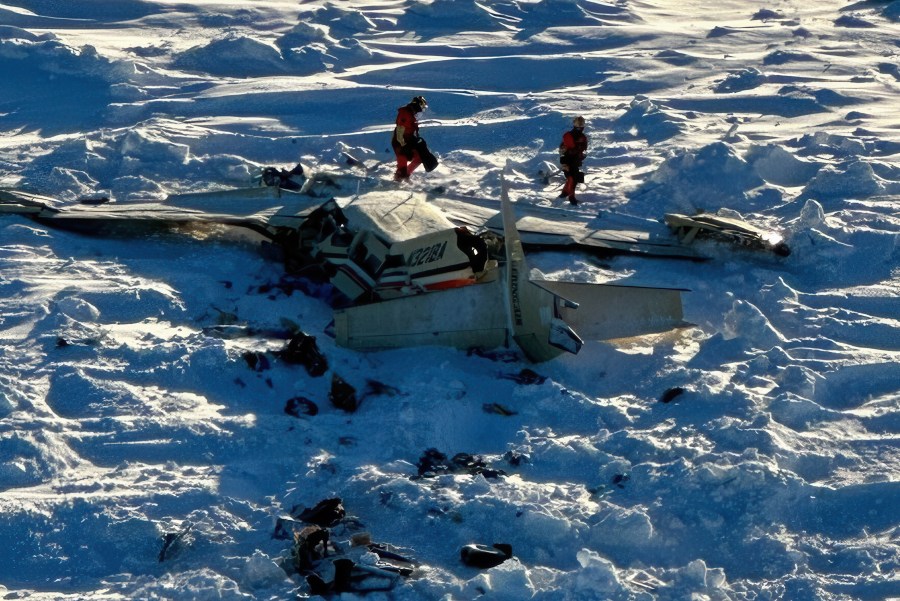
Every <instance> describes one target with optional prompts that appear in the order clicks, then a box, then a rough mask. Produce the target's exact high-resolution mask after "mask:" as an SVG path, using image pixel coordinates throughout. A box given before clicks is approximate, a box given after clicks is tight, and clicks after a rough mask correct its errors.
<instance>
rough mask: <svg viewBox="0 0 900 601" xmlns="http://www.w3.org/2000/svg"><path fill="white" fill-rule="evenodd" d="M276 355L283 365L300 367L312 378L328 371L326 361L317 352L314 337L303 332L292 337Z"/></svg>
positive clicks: (317, 347)
mask: <svg viewBox="0 0 900 601" xmlns="http://www.w3.org/2000/svg"><path fill="white" fill-rule="evenodd" d="M278 354H279V356H280V357H281V359H282V360H283V361H284V362H285V363H293V364H299V365H302V366H303V367H305V368H306V372H307V373H308V374H309V375H310V376H312V377H314V378H316V377H318V376H321V375H322V374H324V373H325V372H326V371H328V360H327V359H326V358H325V355H323V354H322V351H320V350H319V345H318V344H316V337H315V336H310V335H309V334H306V333H304V332H300V333H298V334H296V335H294V336H293V337H292V338H291V340H290V341H289V342H288V344H287V346H286V347H285V348H284V349H282V350H281V351H279V353H278Z"/></svg>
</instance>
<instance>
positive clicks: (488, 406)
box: [481, 403, 518, 416]
mask: <svg viewBox="0 0 900 601" xmlns="http://www.w3.org/2000/svg"><path fill="white" fill-rule="evenodd" d="M481 409H482V410H483V411H484V412H485V413H494V414H496V415H504V416H510V415H516V414H517V413H518V412H517V411H513V410H512V409H510V408H508V407H504V406H503V405H501V404H500V403H485V404H484V405H482V406H481Z"/></svg>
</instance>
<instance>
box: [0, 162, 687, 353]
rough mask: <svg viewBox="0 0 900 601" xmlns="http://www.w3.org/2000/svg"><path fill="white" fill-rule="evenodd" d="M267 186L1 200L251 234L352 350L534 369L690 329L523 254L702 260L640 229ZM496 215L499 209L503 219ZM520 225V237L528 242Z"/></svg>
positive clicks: (121, 220) (276, 182) (277, 183)
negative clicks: (503, 357) (296, 273)
mask: <svg viewBox="0 0 900 601" xmlns="http://www.w3.org/2000/svg"><path fill="white" fill-rule="evenodd" d="M284 175H285V176H286V177H288V178H290V180H291V183H290V185H286V182H285V181H284V179H285V178H281V179H279V178H270V179H269V182H265V183H266V184H268V185H261V186H259V187H253V188H240V189H232V190H225V191H217V192H203V193H189V194H180V195H172V196H169V197H168V198H167V199H166V200H165V201H162V202H127V203H114V202H108V203H104V202H99V203H98V202H96V201H95V202H91V203H89V204H76V205H64V203H62V202H60V201H57V200H55V199H52V198H48V197H44V196H38V195H34V194H29V193H25V192H19V191H10V190H7V191H3V190H0V212H10V213H18V214H26V215H29V216H31V217H32V218H34V219H36V220H38V221H40V222H43V223H46V224H48V225H53V226H60V227H66V226H70V227H77V228H82V229H84V228H87V229H88V230H94V231H95V230H97V229H99V228H100V227H101V226H103V225H109V224H113V225H126V226H132V225H135V224H141V223H143V224H196V223H211V224H225V225H234V226H241V227H244V228H249V229H251V230H253V231H255V232H258V233H260V234H262V235H263V236H264V237H265V238H267V239H269V240H271V241H273V242H275V243H277V244H278V245H279V246H280V247H281V248H282V249H283V250H284V253H285V258H286V260H287V261H288V263H289V266H290V267H293V268H298V269H305V270H307V271H308V272H311V271H317V272H318V273H319V274H320V275H322V276H324V277H327V278H328V280H329V281H330V282H331V284H332V285H333V286H334V288H335V289H336V290H338V291H339V292H340V293H341V295H340V296H341V297H342V302H339V303H336V308H335V311H334V328H333V332H334V336H335V338H336V342H337V343H338V344H339V345H341V346H344V347H348V348H352V349H358V350H377V349H387V348H399V347H407V346H420V345H447V346H454V347H458V348H463V349H470V348H482V349H491V348H498V347H504V346H511V345H512V343H513V342H515V343H516V344H518V346H519V347H520V348H521V350H522V352H523V353H524V354H525V356H526V357H527V358H528V359H529V360H531V361H534V362H540V361H546V360H549V359H552V358H553V357H556V356H558V355H560V354H561V353H564V352H570V353H577V352H578V351H579V350H580V349H581V347H582V345H583V344H584V341H585V340H607V339H615V338H623V337H629V336H637V335H641V334H647V333H653V332H662V331H667V330H671V329H673V328H676V327H679V326H681V325H682V324H683V322H682V317H683V316H682V304H681V293H682V292H684V290H683V289H674V288H654V287H638V286H625V285H617V284H585V283H574V282H560V281H550V280H544V279H532V278H531V277H530V273H529V269H528V265H527V263H526V260H525V252H524V249H525V247H526V246H529V245H531V246H533V247H536V248H578V249H583V250H590V251H594V252H638V253H643V254H649V255H654V256H676V257H683V258H696V255H694V254H693V253H691V252H690V251H686V250H684V248H683V247H682V246H681V245H678V244H672V243H671V242H666V241H665V240H654V239H652V237H651V236H649V235H647V234H646V233H643V232H640V231H631V230H619V231H616V230H599V229H593V228H591V227H589V226H588V224H586V222H584V221H572V220H569V221H565V220H562V221H561V220H559V219H556V220H554V218H556V217H558V215H555V214H550V215H549V216H548V215H539V214H535V212H534V211H532V212H530V213H529V212H528V211H525V210H523V211H522V213H521V214H520V215H518V216H517V215H516V213H515V208H514V205H513V203H512V202H511V201H510V200H509V196H508V192H507V188H506V185H505V184H504V186H503V189H502V194H501V200H500V202H499V203H497V202H496V201H494V205H495V206H496V205H499V206H496V208H492V207H490V206H489V205H487V204H486V203H485V202H482V203H481V204H480V205H479V204H477V203H467V202H466V200H465V199H455V200H453V199H446V198H443V199H442V198H426V197H425V195H423V194H421V193H415V192H409V191H406V190H402V189H398V188H396V187H391V188H389V189H379V187H378V186H374V189H367V190H366V191H364V192H360V182H359V178H358V177H357V178H356V188H357V192H356V193H355V194H348V195H347V196H346V197H342V196H339V195H338V194H337V193H340V192H342V191H343V190H346V189H347V188H352V186H348V185H347V183H348V182H347V181H345V180H341V178H340V177H338V176H333V175H327V174H319V175H316V174H311V175H309V176H307V175H304V174H303V172H302V170H297V169H295V170H294V171H292V172H290V173H287V174H284ZM498 209H499V210H498ZM520 228H521V230H522V231H520Z"/></svg>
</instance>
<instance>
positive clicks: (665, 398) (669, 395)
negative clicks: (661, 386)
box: [659, 386, 685, 403]
mask: <svg viewBox="0 0 900 601" xmlns="http://www.w3.org/2000/svg"><path fill="white" fill-rule="evenodd" d="M684 391H685V390H684V388H682V387H681V386H674V387H672V388H669V389H668V390H666V391H665V392H664V393H662V396H661V397H660V398H659V400H660V402H662V403H669V402H671V401H673V400H674V399H675V397H677V396H679V395H680V394H682V393H684Z"/></svg>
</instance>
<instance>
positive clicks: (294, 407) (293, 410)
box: [284, 396, 319, 417]
mask: <svg viewBox="0 0 900 601" xmlns="http://www.w3.org/2000/svg"><path fill="white" fill-rule="evenodd" d="M284 412H285V413H287V414H288V415H293V416H294V417H301V416H303V415H310V416H312V415H316V414H318V413H319V406H318V405H316V404H315V403H314V402H312V401H311V400H309V399H308V398H306V397H302V396H295V397H293V398H290V399H288V400H287V402H286V403H285V404H284Z"/></svg>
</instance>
